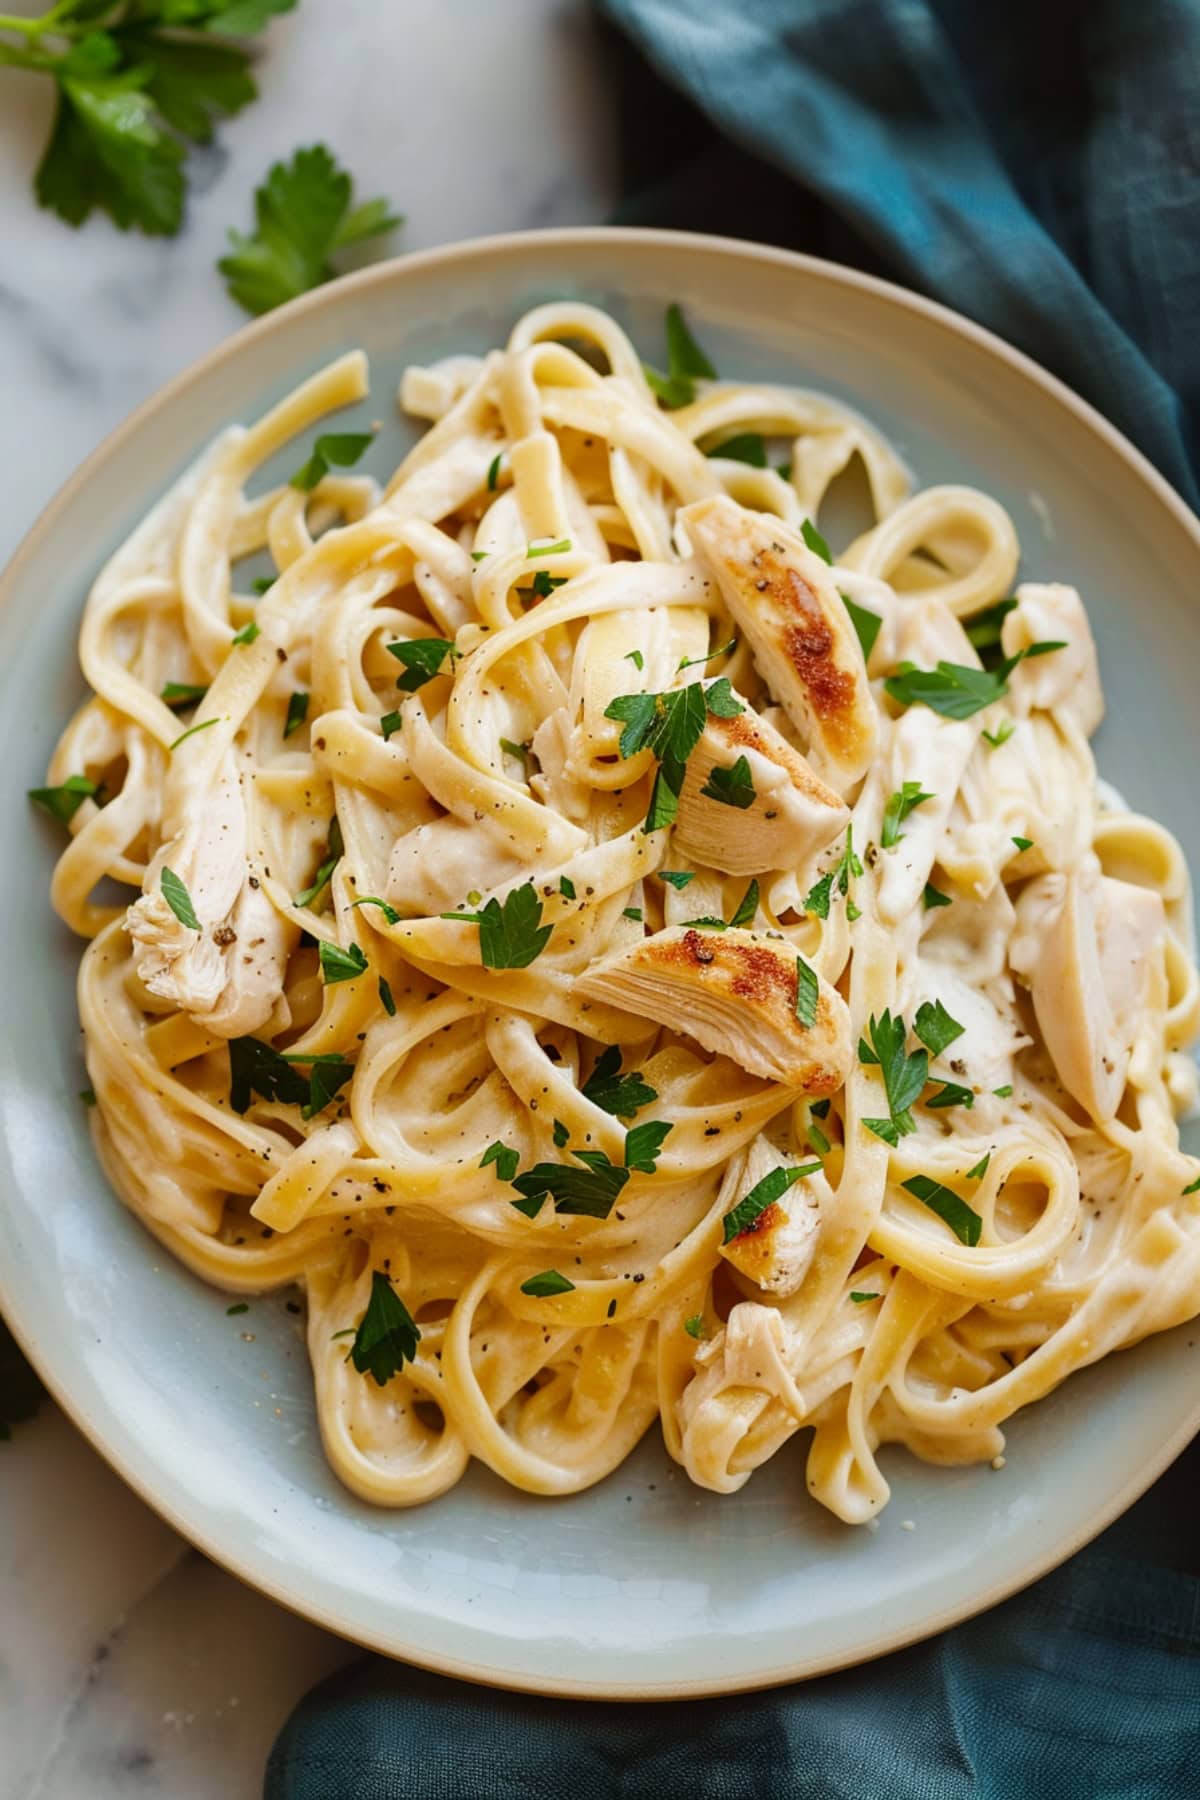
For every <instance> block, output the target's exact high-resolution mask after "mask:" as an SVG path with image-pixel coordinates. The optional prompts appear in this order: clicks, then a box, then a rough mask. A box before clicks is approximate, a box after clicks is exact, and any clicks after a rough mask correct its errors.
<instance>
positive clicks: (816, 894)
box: [804, 869, 834, 919]
mask: <svg viewBox="0 0 1200 1800" xmlns="http://www.w3.org/2000/svg"><path fill="white" fill-rule="evenodd" d="M833 876H834V871H833V870H832V869H830V871H829V873H828V874H827V875H822V877H821V879H820V881H814V883H813V885H812V886H811V887H810V888H809V890H808V893H807V894H806V895H805V896H804V910H805V912H810V913H813V914H814V915H815V916H816V917H817V918H818V919H827V918H828V917H829V903H830V901H831V899H832V898H833Z"/></svg>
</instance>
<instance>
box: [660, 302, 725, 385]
mask: <svg viewBox="0 0 1200 1800" xmlns="http://www.w3.org/2000/svg"><path fill="white" fill-rule="evenodd" d="M642 367H643V369H644V371H645V375H646V380H647V381H648V382H649V384H650V387H651V390H652V391H653V393H654V394H655V395H656V396H657V398H658V400H659V402H660V403H661V404H662V405H663V406H666V407H677V406H690V405H691V403H692V401H693V400H694V399H695V398H696V385H695V378H696V377H697V376H700V377H703V378H704V379H706V380H709V381H715V380H716V376H717V371H716V370H715V369H714V368H713V366H712V364H711V362H709V360H708V358H707V356H705V354H704V352H703V350H702V349H701V348H700V346H699V344H698V343H697V342H696V340H695V338H694V337H693V336H692V334H691V332H690V331H689V330H688V328H687V325H686V323H685V322H684V317H683V313H682V311H681V309H680V308H679V307H678V306H677V305H675V304H672V305H671V306H668V308H667V373H666V374H665V375H662V374H660V373H659V371H658V370H657V369H652V368H651V367H650V365H649V363H643V365H642Z"/></svg>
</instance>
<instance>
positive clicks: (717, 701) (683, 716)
mask: <svg viewBox="0 0 1200 1800" xmlns="http://www.w3.org/2000/svg"><path fill="white" fill-rule="evenodd" d="M744 711H745V708H744V707H743V705H742V703H741V701H740V700H738V699H737V698H736V696H735V695H734V692H733V689H732V688H731V687H730V685H729V681H728V678H727V677H725V676H721V677H720V678H719V679H718V680H716V681H714V682H713V683H712V684H711V685H710V686H709V687H708V688H707V689H706V688H705V687H704V685H703V683H702V682H699V681H692V682H689V683H688V684H687V686H686V687H681V688H672V689H670V690H669V691H667V692H666V693H659V694H618V695H617V697H616V699H615V700H612V701H610V702H609V704H608V706H606V707H605V709H604V716H605V718H606V719H616V720H619V721H620V723H621V724H622V726H623V730H622V732H621V738H620V752H621V755H622V756H623V757H631V756H636V755H637V753H638V751H639V750H649V751H650V752H651V754H652V755H653V756H654V757H656V758H657V761H658V772H657V774H656V775H655V778H654V788H653V792H652V793H651V796H650V809H649V811H648V812H647V814H646V821H645V825H644V830H646V831H660V830H662V828H663V827H664V826H667V825H672V824H674V822H675V818H676V815H677V814H678V812H679V796H680V794H681V792H682V791H683V782H684V776H685V774H686V772H687V759H688V757H689V756H690V755H691V754H692V751H693V750H694V749H695V748H696V745H697V744H698V743H699V741H700V736H701V733H702V732H703V730H704V726H705V721H706V719H707V718H708V715H709V713H712V714H713V715H714V716H715V717H716V718H719V719H733V718H736V717H737V715H738V714H739V713H741V712H744ZM747 773H749V771H748V770H747Z"/></svg>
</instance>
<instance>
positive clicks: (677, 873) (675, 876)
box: [658, 869, 696, 891]
mask: <svg viewBox="0 0 1200 1800" xmlns="http://www.w3.org/2000/svg"><path fill="white" fill-rule="evenodd" d="M658 879H659V880H660V881H667V882H670V884H671V886H672V887H673V888H675V889H676V891H678V890H679V889H680V888H685V887H686V886H687V884H688V882H689V881H695V879H696V871H695V869H660V870H659V871H658Z"/></svg>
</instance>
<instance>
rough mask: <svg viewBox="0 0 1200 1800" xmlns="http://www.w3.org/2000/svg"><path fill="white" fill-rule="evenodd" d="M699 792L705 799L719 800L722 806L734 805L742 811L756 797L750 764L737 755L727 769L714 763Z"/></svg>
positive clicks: (751, 803) (752, 802)
mask: <svg viewBox="0 0 1200 1800" xmlns="http://www.w3.org/2000/svg"><path fill="white" fill-rule="evenodd" d="M700 792H701V793H702V794H703V795H704V797H705V799H707V800H719V801H720V803H721V805H722V806H736V807H739V808H740V809H741V810H742V811H743V812H744V811H745V810H746V808H747V807H749V806H753V805H754V802H755V800H756V799H757V798H758V795H757V793H756V791H755V787H754V778H753V776H752V775H751V773H750V764H749V762H748V760H747V759H746V757H744V756H739V757H738V759H737V761H736V762H735V763H734V764H733V766H732V767H731V768H728V769H726V768H722V766H721V764H720V763H714V764H713V766H712V768H711V769H710V770H709V772H708V780H707V781H706V782H705V783H704V786H703V787H702V788H701V789H700Z"/></svg>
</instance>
